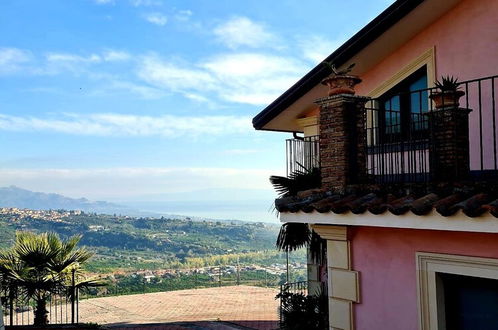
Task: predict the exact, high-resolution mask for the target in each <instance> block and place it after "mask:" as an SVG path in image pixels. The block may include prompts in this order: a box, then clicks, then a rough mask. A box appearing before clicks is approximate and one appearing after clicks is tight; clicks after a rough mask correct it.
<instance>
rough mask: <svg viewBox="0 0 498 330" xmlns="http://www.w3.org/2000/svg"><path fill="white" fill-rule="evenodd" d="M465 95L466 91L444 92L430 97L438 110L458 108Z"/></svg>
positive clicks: (435, 93) (434, 93)
mask: <svg viewBox="0 0 498 330" xmlns="http://www.w3.org/2000/svg"><path fill="white" fill-rule="evenodd" d="M464 95H465V92H464V91H444V92H433V93H432V94H431V95H430V96H429V97H430V99H431V100H433V101H434V103H435V107H436V109H441V108H446V107H452V108H456V107H458V106H459V105H460V102H459V100H460V98H461V97H462V96H464Z"/></svg>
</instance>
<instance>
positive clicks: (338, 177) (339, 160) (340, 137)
mask: <svg viewBox="0 0 498 330" xmlns="http://www.w3.org/2000/svg"><path fill="white" fill-rule="evenodd" d="M367 100H368V98H367V97H363V96H355V95H345V94H341V95H334V96H329V97H325V98H321V99H318V100H316V101H315V103H316V104H318V105H319V106H320V118H319V126H320V165H321V171H322V187H323V188H326V189H332V190H335V191H337V192H343V191H344V189H345V188H346V186H347V185H349V184H356V183H360V182H361V181H363V179H364V178H365V176H366V133H365V102H366V101H367Z"/></svg>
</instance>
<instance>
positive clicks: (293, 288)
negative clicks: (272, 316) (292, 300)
mask: <svg viewBox="0 0 498 330" xmlns="http://www.w3.org/2000/svg"><path fill="white" fill-rule="evenodd" d="M295 293H300V294H302V295H305V296H306V295H308V281H300V282H286V283H284V284H281V285H280V294H279V295H278V296H279V297H280V308H279V313H278V314H279V321H280V323H282V310H283V305H284V303H285V302H284V299H286V294H295Z"/></svg>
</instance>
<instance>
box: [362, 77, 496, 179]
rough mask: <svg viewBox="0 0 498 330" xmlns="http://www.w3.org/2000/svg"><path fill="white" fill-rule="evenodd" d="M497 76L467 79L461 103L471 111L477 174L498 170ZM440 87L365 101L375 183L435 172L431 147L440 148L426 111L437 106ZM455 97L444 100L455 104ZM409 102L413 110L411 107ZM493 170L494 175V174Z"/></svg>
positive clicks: (369, 159) (426, 176)
mask: <svg viewBox="0 0 498 330" xmlns="http://www.w3.org/2000/svg"><path fill="white" fill-rule="evenodd" d="M497 79H498V76H491V77H485V78H479V79H473V80H468V81H464V82H462V83H461V84H460V89H461V90H462V91H463V92H465V95H464V96H463V97H462V98H461V99H460V102H459V103H460V105H459V107H460V108H465V109H471V110H472V111H471V112H470V114H469V132H468V133H469V136H468V143H469V151H468V152H469V166H470V171H471V173H472V174H473V175H474V176H475V177H482V176H483V175H486V176H487V177H488V178H489V177H492V176H494V175H493V174H496V172H497V171H498V159H497V156H498V153H497V150H498V147H497V146H498V137H497V126H496V124H497V117H498V111H497V104H496V99H495V94H496V93H497V87H498V86H497V84H496V80H497ZM435 92H437V90H436V88H427V89H422V90H417V91H412V92H409V93H408V92H407V93H398V94H393V95H388V96H384V97H383V98H381V99H371V100H370V101H368V102H367V105H366V130H365V134H366V143H367V174H368V176H367V177H368V178H369V179H370V181H373V182H377V183H386V182H388V183H404V182H428V181H432V180H434V179H436V178H435V177H434V175H435V172H434V168H433V167H434V166H435V164H431V163H430V155H431V152H432V153H433V152H435V151H437V150H436V148H437V145H436V144H435V143H434V142H435V138H434V134H435V132H433V131H432V130H431V127H432V125H431V122H430V120H431V119H430V117H429V116H428V115H427V113H429V112H432V111H435V110H436V109H435V104H434V102H432V101H431V100H430V97H429V96H430V95H431V94H433V93H435ZM454 101H455V99H449V100H443V104H442V108H445V107H446V106H445V104H444V102H447V103H448V106H452V103H453V102H454ZM407 107H409V109H407ZM490 174H491V175H490Z"/></svg>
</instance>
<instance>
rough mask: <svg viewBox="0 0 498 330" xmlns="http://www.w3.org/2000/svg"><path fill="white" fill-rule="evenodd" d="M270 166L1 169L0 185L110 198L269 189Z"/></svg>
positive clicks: (273, 172) (271, 172)
mask: <svg viewBox="0 0 498 330" xmlns="http://www.w3.org/2000/svg"><path fill="white" fill-rule="evenodd" d="M278 172H280V171H279V170H273V169H268V170H267V169H264V170H261V169H236V168H198V167H197V168H195V167H180V168H157V167H140V168H130V167H118V168H93V169H65V168H53V169H0V186H8V185H12V184H15V185H17V186H20V187H23V188H27V189H31V190H35V191H46V192H55V193H60V194H65V195H69V196H72V197H88V198H91V199H105V198H109V197H112V198H113V199H118V198H125V197H134V196H138V195H151V194H163V193H181V192H189V191H196V190H200V189H219V188H222V189H226V188H232V189H237V190H240V189H267V190H269V189H271V186H270V183H269V181H268V177H269V176H270V175H272V174H275V173H278Z"/></svg>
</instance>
